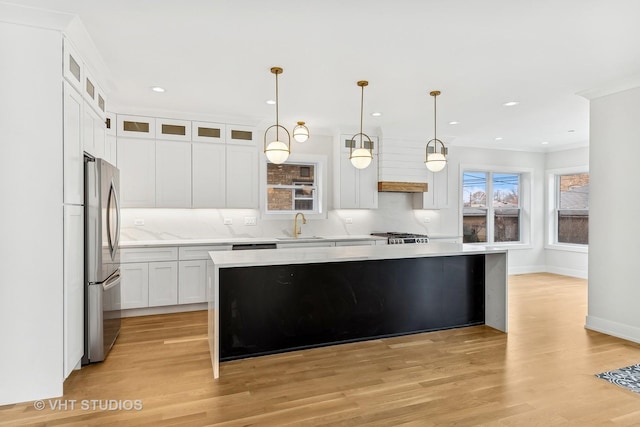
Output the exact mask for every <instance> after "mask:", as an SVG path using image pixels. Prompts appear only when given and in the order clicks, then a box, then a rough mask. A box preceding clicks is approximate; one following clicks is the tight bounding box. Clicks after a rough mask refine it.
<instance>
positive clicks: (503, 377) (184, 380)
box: [0, 274, 640, 427]
mask: <svg viewBox="0 0 640 427" xmlns="http://www.w3.org/2000/svg"><path fill="white" fill-rule="evenodd" d="M586 297H587V287H586V281H584V280H579V279H573V278H568V277H563V276H557V275H552V274H529V275H520V276H511V277H510V278H509V321H510V324H509V334H503V333H500V332H498V331H496V330H494V329H491V328H488V327H485V326H478V327H470V328H463V329H456V330H449V331H440V332H433V333H424V334H417V335H410V336H404V337H399V338H390V339H383V340H374V341H368V342H361V343H354V344H346V345H340V346H332V347H325V348H319V349H313V350H305V351H298V352H291V353H286V354H280V355H274V356H266V357H260V358H254V359H246V360H240V361H234V362H227V363H223V364H222V365H221V374H222V376H221V378H220V379H219V380H214V379H213V378H212V371H211V363H210V359H209V351H208V345H207V341H206V329H207V326H206V321H207V314H206V312H195V313H181V314H175V315H164V316H147V317H138V318H128V319H123V328H122V332H121V336H120V337H119V338H118V341H117V344H116V346H115V347H114V349H113V351H112V352H111V354H110V355H109V357H108V358H107V360H106V361H105V362H104V363H101V364H97V365H92V366H89V367H85V368H83V369H82V370H80V371H76V372H74V373H73V374H72V375H71V376H70V377H69V379H68V380H67V381H66V383H65V395H64V397H63V398H61V399H52V401H53V402H54V403H55V402H56V401H64V400H65V399H66V400H67V401H70V400H76V401H77V403H76V408H75V409H74V410H71V409H70V408H69V407H68V408H67V409H66V410H59V409H56V410H52V409H50V407H48V408H47V409H45V410H42V411H37V410H36V409H35V408H34V405H33V403H24V404H19V405H10V406H4V407H0V425H11V426H15V425H22V424H28V425H77V426H86V425H118V426H129V425H131V426H145V425H146V426H169V425H171V426H173V425H175V426H181V425H185V426H199V425H215V426H281V425H295V426H401V425H402V426H421V427H423V426H449V425H456V426H466V425H487V426H489V425H493V426H518V425H520V426H556V425H579V426H606V425H616V426H618V425H626V426H633V425H636V426H638V425H640V394H636V393H633V392H630V391H627V390H624V389H622V388H620V387H618V386H615V385H612V384H609V383H608V382H606V381H604V380H601V379H597V378H596V377H595V376H594V374H596V373H598V372H602V371H606V370H609V369H615V368H619V367H622V366H627V365H631V364H635V363H640V345H638V344H634V343H631V342H628V341H624V340H620V339H617V338H613V337H610V336H607V335H603V334H599V333H596V332H591V331H587V330H585V329H584V321H585V315H586ZM83 399H94V400H105V399H108V400H115V401H122V400H127V399H128V400H140V401H141V402H142V409H141V410H85V409H84V408H82V407H80V405H81V403H82V402H81V401H82V400H83ZM50 403H51V402H49V401H48V400H45V404H46V405H47V406H49V405H50ZM68 405H69V404H68ZM89 405H91V403H89Z"/></svg>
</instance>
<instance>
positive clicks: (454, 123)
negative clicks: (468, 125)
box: [449, 121, 460, 125]
mask: <svg viewBox="0 0 640 427" xmlns="http://www.w3.org/2000/svg"><path fill="white" fill-rule="evenodd" d="M458 123H460V122H455V121H454V122H449V124H450V125H457V124H458Z"/></svg>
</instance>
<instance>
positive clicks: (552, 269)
mask: <svg viewBox="0 0 640 427" xmlns="http://www.w3.org/2000/svg"><path fill="white" fill-rule="evenodd" d="M547 273H554V274H561V275H563V276H571V277H577V278H578V279H587V278H589V272H588V271H587V270H578V269H576V268H564V267H557V266H554V265H550V266H548V267H547Z"/></svg>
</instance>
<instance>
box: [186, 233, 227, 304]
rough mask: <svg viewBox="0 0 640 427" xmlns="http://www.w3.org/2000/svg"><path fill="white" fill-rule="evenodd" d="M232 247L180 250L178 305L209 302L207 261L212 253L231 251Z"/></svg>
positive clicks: (195, 247)
mask: <svg viewBox="0 0 640 427" xmlns="http://www.w3.org/2000/svg"><path fill="white" fill-rule="evenodd" d="M231 247H232V245H230V244H228V245H212V246H184V247H180V248H179V249H178V251H179V252H178V253H179V258H180V261H179V262H178V304H192V303H199V302H206V301H207V282H206V275H207V267H206V266H207V260H210V259H211V258H210V257H209V252H211V251H229V250H231Z"/></svg>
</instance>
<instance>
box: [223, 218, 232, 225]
mask: <svg viewBox="0 0 640 427" xmlns="http://www.w3.org/2000/svg"><path fill="white" fill-rule="evenodd" d="M231 224H233V220H232V219H231V218H225V219H224V225H231Z"/></svg>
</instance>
